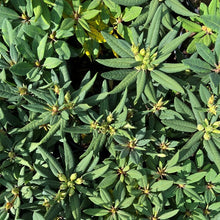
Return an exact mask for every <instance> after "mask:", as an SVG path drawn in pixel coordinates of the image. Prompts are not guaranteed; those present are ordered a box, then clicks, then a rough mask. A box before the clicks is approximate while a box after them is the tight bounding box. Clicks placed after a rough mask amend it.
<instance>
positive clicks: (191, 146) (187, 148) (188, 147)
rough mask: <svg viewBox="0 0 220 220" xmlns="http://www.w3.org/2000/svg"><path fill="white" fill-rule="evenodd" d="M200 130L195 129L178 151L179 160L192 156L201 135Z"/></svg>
mask: <svg viewBox="0 0 220 220" xmlns="http://www.w3.org/2000/svg"><path fill="white" fill-rule="evenodd" d="M203 134H204V133H203V132H202V131H197V132H196V133H195V134H194V135H193V136H192V137H191V138H190V140H189V141H187V143H186V144H185V145H184V146H183V147H182V148H181V149H180V151H179V161H180V162H181V161H183V160H186V159H188V158H189V157H191V156H193V154H194V152H195V151H196V150H197V149H198V147H199V144H200V142H201V138H202V136H203Z"/></svg>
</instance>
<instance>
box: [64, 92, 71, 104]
mask: <svg viewBox="0 0 220 220" xmlns="http://www.w3.org/2000/svg"><path fill="white" fill-rule="evenodd" d="M64 99H65V101H66V102H67V103H69V102H70V99H71V95H70V92H69V91H68V92H67V93H66V94H65V96H64Z"/></svg>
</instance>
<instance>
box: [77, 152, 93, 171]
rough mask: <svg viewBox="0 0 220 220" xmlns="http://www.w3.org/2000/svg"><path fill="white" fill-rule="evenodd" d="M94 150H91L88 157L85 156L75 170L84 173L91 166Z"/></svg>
mask: <svg viewBox="0 0 220 220" xmlns="http://www.w3.org/2000/svg"><path fill="white" fill-rule="evenodd" d="M92 155H93V151H91V152H90V153H89V154H88V155H87V156H86V157H84V158H83V159H82V160H81V161H80V162H79V163H78V164H77V166H76V169H75V171H76V172H77V173H81V174H82V173H84V172H85V171H86V169H87V168H88V166H89V163H90V161H91V159H92Z"/></svg>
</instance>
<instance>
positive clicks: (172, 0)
mask: <svg viewBox="0 0 220 220" xmlns="http://www.w3.org/2000/svg"><path fill="white" fill-rule="evenodd" d="M165 4H166V5H167V7H168V8H170V9H171V10H172V11H174V12H175V13H177V14H179V15H183V16H197V14H196V13H193V12H191V11H189V10H188V9H187V8H185V7H184V6H183V4H182V3H180V2H179V1H177V0H165Z"/></svg>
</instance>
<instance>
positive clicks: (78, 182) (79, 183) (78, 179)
mask: <svg viewBox="0 0 220 220" xmlns="http://www.w3.org/2000/svg"><path fill="white" fill-rule="evenodd" d="M75 183H76V184H78V185H81V184H82V183H83V179H82V177H80V178H77V179H76V181H75Z"/></svg>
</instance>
